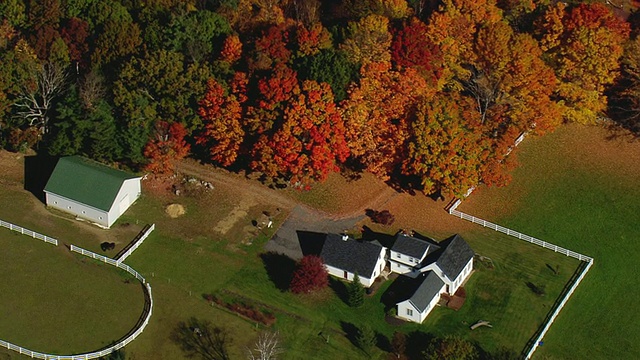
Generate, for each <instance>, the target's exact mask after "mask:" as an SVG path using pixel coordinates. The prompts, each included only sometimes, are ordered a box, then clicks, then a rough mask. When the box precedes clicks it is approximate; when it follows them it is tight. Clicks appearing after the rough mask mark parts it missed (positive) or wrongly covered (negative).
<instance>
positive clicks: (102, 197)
mask: <svg viewBox="0 0 640 360" xmlns="http://www.w3.org/2000/svg"><path fill="white" fill-rule="evenodd" d="M136 177H137V176H135V175H132V174H129V173H126V172H124V171H120V170H116V169H112V168H110V167H108V166H106V165H102V164H100V163H98V162H95V161H93V160H89V159H86V158H83V157H80V156H67V157H63V158H60V160H58V164H57V165H56V167H55V169H54V170H53V173H52V174H51V177H50V178H49V181H48V182H47V186H45V188H44V191H45V192H49V193H53V194H56V195H59V196H62V197H65V198H68V199H71V200H74V201H77V202H79V203H82V204H85V205H89V206H91V207H94V208H96V209H100V210H104V211H109V210H110V209H111V205H112V204H113V202H114V201H115V199H116V196H117V195H118V191H120V188H121V187H122V183H123V182H124V181H125V180H128V179H134V178H136Z"/></svg>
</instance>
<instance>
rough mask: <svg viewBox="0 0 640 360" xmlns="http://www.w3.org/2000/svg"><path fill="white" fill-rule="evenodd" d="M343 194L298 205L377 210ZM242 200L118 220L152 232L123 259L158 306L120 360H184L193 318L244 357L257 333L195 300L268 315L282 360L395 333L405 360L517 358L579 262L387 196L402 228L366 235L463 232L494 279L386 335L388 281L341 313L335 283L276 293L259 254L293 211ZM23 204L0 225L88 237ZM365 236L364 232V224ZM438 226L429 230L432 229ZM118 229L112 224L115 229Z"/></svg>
mask: <svg viewBox="0 0 640 360" xmlns="http://www.w3.org/2000/svg"><path fill="white" fill-rule="evenodd" d="M339 183H340V184H341V185H340V188H339V189H333V188H332V187H331V186H321V187H319V188H320V189H321V191H322V193H320V194H316V195H317V196H315V195H313V191H312V193H304V194H303V195H300V198H301V199H303V200H304V201H305V202H307V201H308V202H309V203H310V204H311V205H318V204H319V203H322V204H320V206H321V207H323V208H324V207H326V208H332V207H338V208H340V209H339V210H338V212H341V213H349V208H348V207H347V206H346V205H344V203H334V204H330V203H328V202H322V201H319V200H318V199H332V198H341V195H340V194H347V193H349V194H351V196H355V195H358V194H362V195H363V196H361V198H362V199H365V198H368V199H374V198H375V196H372V195H371V194H370V192H371V191H368V189H373V190H375V192H380V191H384V192H387V190H386V188H385V187H384V186H382V185H381V183H380V182H378V181H376V180H375V179H372V178H370V177H366V176H365V177H364V178H363V179H362V180H360V181H358V182H345V181H340V182H339ZM363 189H364V190H363ZM332 191H334V192H335V194H334V195H332ZM363 191H364V192H365V193H366V194H363ZM250 194H251V192H250V191H245V192H241V193H238V192H236V191H234V187H231V186H230V187H226V186H225V185H224V184H216V186H215V189H214V190H211V191H209V192H204V193H202V192H199V193H195V194H192V195H188V194H187V195H185V194H182V195H181V196H175V195H172V194H168V193H167V194H164V195H162V194H154V193H150V192H145V195H144V196H143V197H142V198H141V199H140V200H139V201H138V202H137V203H136V204H135V205H134V206H133V207H132V208H131V209H130V210H129V211H128V212H127V214H126V215H125V216H124V217H123V218H122V220H121V221H119V224H124V223H129V224H132V225H131V227H134V226H141V225H139V224H145V223H155V224H156V229H157V230H156V231H154V232H153V233H152V234H151V236H150V237H149V238H148V239H147V240H146V241H145V243H144V244H143V245H142V246H141V247H140V248H139V249H138V250H136V252H135V253H134V254H133V255H131V257H129V258H128V259H127V264H129V265H131V266H132V267H134V268H135V269H136V270H138V271H140V272H141V273H142V274H143V275H144V276H145V277H147V279H148V280H149V281H150V283H151V285H152V288H153V294H154V302H155V303H154V304H155V307H154V313H153V317H152V319H151V322H150V323H149V326H148V328H147V329H146V330H145V332H144V333H143V334H142V335H141V336H140V337H139V338H138V339H136V341H134V342H133V343H131V344H130V345H128V346H127V347H126V349H125V352H126V353H127V356H130V357H132V358H140V359H148V358H149V359H151V358H154V359H155V358H158V359H160V358H171V359H181V358H186V357H187V353H186V352H184V351H183V350H182V349H181V344H180V342H178V341H175V336H174V335H175V331H176V329H177V328H178V326H179V324H180V323H181V322H184V321H187V320H188V319H189V318H191V317H196V318H198V319H200V320H204V321H209V322H210V323H211V324H212V326H219V327H221V328H224V329H226V330H227V331H228V333H229V338H230V339H232V341H230V343H229V349H230V353H231V354H232V358H242V357H244V352H245V351H246V347H247V346H251V345H252V343H253V342H254V341H255V339H256V338H257V336H258V334H259V333H260V332H261V331H263V330H264V328H263V327H261V326H256V325H255V323H253V322H251V321H247V320H245V319H242V318H240V317H238V316H236V315H235V314H232V313H230V312H229V311H227V310H223V309H219V308H217V307H212V306H210V305H209V304H208V303H207V302H206V301H205V300H204V298H203V294H215V295H217V296H220V297H224V298H225V299H226V300H229V301H232V300H235V301H238V302H240V301H244V302H248V303H250V304H254V305H256V306H259V307H262V308H267V309H269V311H271V312H273V313H274V314H275V315H276V317H277V321H276V323H275V325H274V326H273V328H272V330H276V331H278V332H279V333H280V338H281V341H282V347H283V349H285V352H284V354H282V356H281V357H282V358H284V359H299V358H312V359H328V358H330V359H371V358H378V359H384V358H386V356H387V355H386V354H385V351H389V350H390V346H389V339H390V338H391V336H392V334H393V332H394V331H401V332H404V333H406V334H408V336H409V339H408V348H409V353H410V355H411V356H412V358H419V356H420V352H421V351H422V350H424V348H425V347H426V345H427V343H428V341H429V338H430V337H432V336H434V335H436V336H443V335H447V334H457V335H460V336H462V337H465V338H467V339H470V340H472V341H474V342H477V343H478V344H479V345H480V346H482V347H483V348H484V349H485V350H487V351H495V350H496V349H499V348H507V349H509V350H511V351H513V352H515V353H520V351H521V350H522V348H523V346H524V345H525V343H526V342H527V341H528V340H529V338H530V337H531V335H533V333H534V332H535V330H536V329H537V328H538V326H540V323H541V322H542V320H543V319H544V317H545V316H546V314H547V312H548V309H549V307H550V306H551V304H553V302H554V301H555V299H556V297H557V295H558V294H559V292H560V291H561V289H562V288H563V286H564V285H565V283H566V282H567V280H568V279H569V277H570V276H571V275H572V273H573V271H574V269H575V268H576V266H577V261H575V260H572V259H570V258H567V257H564V256H562V255H559V254H555V253H553V252H549V251H544V250H542V249H540V248H537V247H535V246H533V245H530V244H527V243H524V242H520V241H518V240H516V239H513V238H511V237H507V236H505V235H502V234H499V233H496V232H493V231H490V230H487V229H483V228H481V227H479V226H473V225H472V224H471V226H469V225H470V224H468V223H466V222H464V221H462V220H459V219H455V218H454V217H452V216H450V215H447V214H446V212H444V210H443V209H442V207H443V204H442V203H441V202H437V203H434V202H433V201H432V200H430V199H428V198H426V197H424V196H421V195H416V196H410V195H408V194H394V193H393V191H391V192H390V194H389V199H390V201H391V202H386V201H385V200H384V199H381V200H374V204H380V205H379V206H389V208H390V209H391V210H392V211H393V212H394V213H396V214H398V219H397V223H398V224H397V225H396V224H394V226H390V227H379V228H375V227H374V228H375V230H376V231H381V232H385V233H394V232H395V231H397V230H398V228H399V226H403V227H404V226H411V228H413V229H414V230H416V231H418V232H419V233H421V234H423V235H427V236H433V237H434V238H436V239H438V240H442V239H443V238H444V237H445V236H449V235H453V234H454V233H456V232H460V233H461V234H462V236H463V237H464V238H465V239H466V240H467V241H468V242H469V243H470V245H471V247H472V248H473V249H474V250H475V251H476V252H477V253H478V254H480V255H483V256H486V257H489V258H491V259H492V262H493V265H494V268H489V267H487V266H484V265H482V264H479V265H478V266H477V269H476V273H475V274H474V275H473V276H472V277H471V279H470V281H469V283H468V284H467V286H466V287H467V296H468V297H467V303H466V304H465V305H464V307H463V308H462V309H461V310H460V311H457V312H456V311H453V310H450V309H446V308H437V309H435V310H434V311H433V313H432V314H431V315H430V316H429V318H428V319H427V321H425V323H424V324H421V325H419V324H404V325H401V326H394V325H390V324H388V323H387V322H386V321H385V304H384V303H383V302H382V301H381V298H382V296H383V294H384V293H385V291H386V290H387V288H388V287H389V285H390V282H387V283H386V284H384V285H383V286H382V288H381V289H380V290H379V291H378V292H377V293H376V294H375V295H373V296H372V297H368V298H367V299H366V302H365V305H364V306H363V307H362V308H359V309H353V308H350V307H348V306H347V305H346V304H345V302H344V301H343V300H342V299H341V298H340V297H339V296H338V295H336V291H335V290H334V289H336V288H337V289H338V293H340V292H341V290H339V289H340V288H341V285H340V283H334V286H333V288H329V289H326V290H324V291H322V292H320V293H317V294H313V295H308V296H298V295H293V294H291V293H289V292H287V291H283V290H282V289H281V288H282V283H283V282H284V283H286V282H287V281H286V280H287V276H290V271H291V268H292V265H293V264H292V262H291V261H289V260H287V259H283V258H279V259H278V258H276V261H275V262H273V261H271V262H270V260H265V259H264V258H263V257H262V256H261V253H262V252H263V246H264V244H265V243H266V241H267V239H268V237H269V236H270V235H271V234H272V233H273V231H274V230H275V228H277V226H279V225H280V224H281V223H282V222H283V221H284V219H285V218H286V217H287V214H288V211H289V209H288V208H284V207H282V206H283V205H282V204H279V203H277V202H275V201H273V199H272V200H271V202H269V201H266V200H265V198H262V197H259V198H255V199H250V198H249V197H250ZM354 194H355V195H354ZM365 195H366V196H365ZM30 196H31V195H30V194H28V193H24V192H23V191H21V190H19V189H18V188H17V186H15V187H14V188H13V189H12V191H7V192H5V193H4V194H3V196H0V200H2V199H3V198H5V200H7V201H6V202H9V201H10V200H9V199H15V200H13V202H14V203H18V201H20V203H22V204H24V206H21V207H20V208H19V209H20V211H19V212H15V211H14V213H11V214H6V215H7V216H10V217H12V218H14V219H15V218H17V219H18V221H20V219H23V220H24V221H27V220H28V221H30V222H32V223H33V224H32V225H31V224H29V226H32V227H34V229H36V230H39V231H42V232H47V229H51V230H54V229H55V234H54V236H57V237H59V238H60V239H63V240H64V239H74V238H79V237H80V238H81V237H83V236H81V235H80V234H84V233H85V232H86V231H88V230H87V228H86V225H83V226H76V225H77V223H76V222H73V221H70V220H68V219H67V218H64V217H60V216H59V214H49V212H48V211H47V210H44V209H42V208H40V209H38V208H39V207H42V206H43V205H42V204H41V203H37V201H34V202H30V200H29V199H30ZM342 197H344V196H342ZM305 198H306V199H305ZM367 201H369V200H367ZM171 203H180V204H182V205H184V206H185V208H186V214H185V215H183V216H181V217H179V218H177V219H172V218H170V217H169V216H168V215H167V214H166V213H165V212H164V208H165V206H167V205H168V204H171ZM243 204H244V205H243ZM247 204H249V205H247ZM278 208H280V211H278V210H277V209H278ZM376 208H377V207H376ZM402 208H405V209H411V210H412V212H413V213H415V214H416V215H414V216H413V217H411V218H409V217H407V218H405V216H404V215H403V213H402V212H400V211H399V210H396V209H402ZM33 211H38V213H39V214H41V215H40V216H39V217H31V218H29V216H28V214H29V213H30V212H33ZM264 211H267V212H269V213H270V214H272V215H274V216H273V217H274V222H275V227H274V228H273V229H270V230H266V229H265V230H261V231H258V230H257V229H256V228H255V227H254V226H252V225H251V224H252V221H254V220H257V219H259V218H260V217H261V216H262V213H263V212H264ZM417 214H421V215H420V216H418V215H417ZM0 215H2V210H0ZM220 223H225V224H228V225H229V226H227V227H226V229H227V230H226V231H224V232H221V231H220V228H221V227H220V226H219V224H220ZM403 224H406V225H403ZM366 225H368V226H372V224H370V223H366ZM434 226H437V229H436V230H434ZM120 227H121V226H120V225H118V227H117V228H116V230H117V229H120ZM110 231H111V230H109V231H106V232H104V233H99V235H102V236H101V238H104V237H105V236H110V235H108V234H110ZM104 234H107V235H104ZM247 240H251V241H247ZM100 241H101V240H100V239H99V238H95V239H85V242H86V244H83V245H84V246H85V247H88V248H94V249H95V247H98V248H99V246H98V245H99V242H100ZM98 251H99V250H98ZM549 267H552V268H554V269H555V268H557V269H558V270H559V274H557V275H556V274H554V272H553V271H552V270H551V269H550V268H549ZM287 269H288V270H287ZM527 283H534V284H536V285H541V286H544V287H545V290H546V294H545V295H544V296H537V295H535V294H534V293H533V292H532V291H531V289H530V288H529V287H528V286H527ZM478 320H487V321H490V322H491V323H492V325H493V328H486V327H484V328H480V329H477V330H474V331H471V330H470V329H469V326H470V325H472V324H473V323H475V322H476V321H478ZM365 324H366V325H369V326H371V327H372V328H373V329H374V330H375V331H376V332H377V333H378V346H377V347H376V348H375V349H374V350H373V351H372V352H371V353H369V354H367V353H365V352H364V351H362V350H360V349H358V348H357V347H356V346H355V345H354V338H355V332H356V331H357V328H359V327H362V326H363V325H365ZM327 339H328V341H327ZM0 353H1V351H0Z"/></svg>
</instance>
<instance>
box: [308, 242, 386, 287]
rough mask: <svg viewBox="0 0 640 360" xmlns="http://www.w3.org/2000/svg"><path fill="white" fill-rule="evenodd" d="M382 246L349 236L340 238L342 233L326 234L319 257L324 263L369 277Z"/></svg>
mask: <svg viewBox="0 0 640 360" xmlns="http://www.w3.org/2000/svg"><path fill="white" fill-rule="evenodd" d="M381 250H382V246H380V245H379V244H374V243H370V242H365V241H356V240H354V239H351V238H349V239H348V240H346V241H345V240H342V235H338V234H327V236H326V238H325V240H324V245H323V246H322V251H321V252H320V257H321V258H322V260H323V261H324V263H325V264H327V265H330V266H333V267H336V268H338V269H342V270H346V271H348V272H350V273H356V272H357V273H358V275H360V276H362V277H366V278H369V279H370V278H371V276H372V274H373V271H374V270H375V267H376V262H377V261H378V257H379V256H380V251H381Z"/></svg>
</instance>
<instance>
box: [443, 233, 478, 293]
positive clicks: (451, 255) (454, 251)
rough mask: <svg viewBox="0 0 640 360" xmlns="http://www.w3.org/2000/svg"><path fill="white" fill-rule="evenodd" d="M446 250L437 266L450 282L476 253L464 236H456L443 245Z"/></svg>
mask: <svg viewBox="0 0 640 360" xmlns="http://www.w3.org/2000/svg"><path fill="white" fill-rule="evenodd" d="M441 245H442V246H443V247H444V250H443V251H442V252H441V253H440V254H439V256H438V259H437V260H436V264H438V266H439V267H440V269H442V271H443V272H444V273H445V275H447V277H448V278H449V280H451V281H453V280H455V279H456V278H457V277H458V275H460V272H462V270H463V269H464V267H465V265H467V263H468V262H469V260H471V258H473V256H474V255H475V253H474V252H473V250H472V249H471V247H469V244H467V242H466V241H464V239H463V238H462V236H460V235H458V234H456V235H455V236H453V237H452V238H449V239H447V240H445V241H444V242H442V243H441Z"/></svg>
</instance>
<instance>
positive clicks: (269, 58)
mask: <svg viewBox="0 0 640 360" xmlns="http://www.w3.org/2000/svg"><path fill="white" fill-rule="evenodd" d="M288 44H289V27H288V26H287V25H285V24H281V25H274V26H271V27H270V28H268V29H267V30H265V31H264V32H263V33H262V37H261V38H259V39H258V40H256V42H255V46H256V60H255V62H254V64H253V66H254V67H255V68H256V69H267V68H269V67H270V66H272V64H273V63H286V62H288V61H289V59H290V58H291V50H289V49H288Z"/></svg>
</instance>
